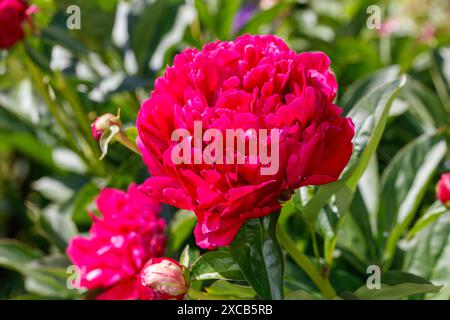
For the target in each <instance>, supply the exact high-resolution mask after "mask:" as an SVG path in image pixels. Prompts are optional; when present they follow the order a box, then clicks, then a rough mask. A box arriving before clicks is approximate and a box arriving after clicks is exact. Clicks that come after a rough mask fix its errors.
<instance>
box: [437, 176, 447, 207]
mask: <svg viewBox="0 0 450 320" xmlns="http://www.w3.org/2000/svg"><path fill="white" fill-rule="evenodd" d="M436 196H437V198H438V199H439V201H441V202H442V203H443V204H444V205H446V206H447V207H450V172H449V173H444V174H443V175H442V176H441V179H440V180H439V182H438V183H437V185H436Z"/></svg>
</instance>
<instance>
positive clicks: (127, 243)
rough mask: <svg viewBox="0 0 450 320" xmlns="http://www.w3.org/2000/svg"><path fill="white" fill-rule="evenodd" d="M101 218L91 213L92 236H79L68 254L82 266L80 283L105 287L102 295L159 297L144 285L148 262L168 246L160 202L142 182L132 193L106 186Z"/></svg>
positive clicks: (100, 202)
mask: <svg viewBox="0 0 450 320" xmlns="http://www.w3.org/2000/svg"><path fill="white" fill-rule="evenodd" d="M96 202H97V208H98V211H99V212H100V213H101V217H99V216H96V215H94V214H92V213H91V216H92V220H93V224H92V227H91V229H90V231H89V237H88V238H85V237H81V236H77V237H74V238H73V239H72V240H71V242H70V244H69V247H68V248H67V254H68V256H69V257H70V259H71V260H72V262H73V263H74V264H75V265H77V266H78V267H79V269H80V273H81V274H80V282H79V284H80V287H82V288H86V289H105V291H104V292H103V293H102V294H100V295H99V296H97V299H120V300H121V299H138V298H140V299H153V298H155V297H157V296H156V295H154V294H153V292H152V291H151V290H149V289H147V288H145V287H142V285H141V282H140V279H139V273H140V271H141V269H142V267H143V266H144V264H145V263H146V262H147V261H148V260H149V259H150V258H154V257H160V256H161V255H162V254H163V253H164V247H165V240H166V239H165V235H164V230H165V221H164V220H163V219H162V218H160V217H159V210H160V206H159V204H158V203H157V202H155V201H153V200H150V199H148V198H147V197H146V196H145V195H143V194H142V193H141V192H140V191H139V190H138V187H137V186H136V185H134V184H132V185H130V187H129V188H128V192H123V191H120V190H116V189H103V190H102V192H101V193H100V195H99V196H98V197H97V200H96Z"/></svg>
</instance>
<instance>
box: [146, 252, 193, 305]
mask: <svg viewBox="0 0 450 320" xmlns="http://www.w3.org/2000/svg"><path fill="white" fill-rule="evenodd" d="M141 281H142V285H143V286H146V287H149V288H152V289H153V290H154V291H156V292H158V293H160V294H163V295H167V296H171V297H173V298H180V297H183V296H184V295H185V293H186V291H187V284H186V280H185V279H184V275H183V270H182V267H181V265H180V264H179V263H178V262H177V261H175V260H173V259H170V258H155V259H150V260H149V261H148V262H147V263H146V264H145V266H144V268H143V269H142V271H141Z"/></svg>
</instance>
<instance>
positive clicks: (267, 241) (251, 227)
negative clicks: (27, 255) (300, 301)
mask: <svg viewBox="0 0 450 320" xmlns="http://www.w3.org/2000/svg"><path fill="white" fill-rule="evenodd" d="M277 220H278V214H275V213H272V214H270V215H269V216H266V217H264V218H260V219H251V220H248V221H247V222H246V223H245V224H244V225H243V226H242V227H241V229H240V230H239V232H238V234H237V235H236V237H235V239H234V241H233V242H232V244H231V246H230V251H231V254H232V255H233V257H234V259H235V260H236V262H237V263H238V264H239V267H240V268H241V271H242V273H243V274H244V277H245V279H246V280H247V281H248V283H249V284H250V285H251V286H252V287H253V289H254V290H255V291H256V293H257V294H258V295H259V296H260V297H261V298H262V299H282V298H283V269H284V257H283V253H282V251H281V247H280V245H279V243H278V240H277V237H276V223H277Z"/></svg>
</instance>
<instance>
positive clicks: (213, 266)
mask: <svg viewBox="0 0 450 320" xmlns="http://www.w3.org/2000/svg"><path fill="white" fill-rule="evenodd" d="M191 279H192V280H211V279H223V280H245V278H244V277H243V275H242V272H241V270H240V269H239V266H238V265H237V264H236V261H235V260H234V258H233V256H232V255H231V253H230V252H227V251H213V252H207V253H205V254H204V255H202V256H200V257H199V258H198V259H197V260H196V261H195V262H194V264H193V265H192V268H191Z"/></svg>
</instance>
